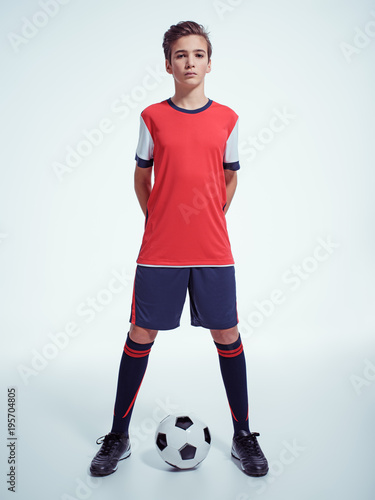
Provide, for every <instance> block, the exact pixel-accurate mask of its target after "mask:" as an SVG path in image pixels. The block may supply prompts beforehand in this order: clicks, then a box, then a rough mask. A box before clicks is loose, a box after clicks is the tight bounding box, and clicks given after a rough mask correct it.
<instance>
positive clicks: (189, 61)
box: [186, 55, 194, 68]
mask: <svg viewBox="0 0 375 500" xmlns="http://www.w3.org/2000/svg"><path fill="white" fill-rule="evenodd" d="M186 67H187V68H193V67H194V59H193V55H188V57H187V58H186Z"/></svg>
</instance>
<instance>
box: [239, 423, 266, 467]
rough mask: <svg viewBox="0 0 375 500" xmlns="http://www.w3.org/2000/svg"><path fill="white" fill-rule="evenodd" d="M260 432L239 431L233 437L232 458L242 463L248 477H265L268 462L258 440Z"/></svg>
mask: <svg viewBox="0 0 375 500" xmlns="http://www.w3.org/2000/svg"><path fill="white" fill-rule="evenodd" d="M257 436H259V433H258V432H247V431H239V432H238V434H236V435H235V436H234V437H233V443H232V456H233V457H234V458H237V459H238V460H240V461H241V468H242V470H243V471H244V473H245V474H247V475H248V476H254V477H259V476H265V475H266V474H267V472H268V462H267V459H266V457H265V456H264V454H263V452H262V450H261V448H260V446H259V443H258V440H257Z"/></svg>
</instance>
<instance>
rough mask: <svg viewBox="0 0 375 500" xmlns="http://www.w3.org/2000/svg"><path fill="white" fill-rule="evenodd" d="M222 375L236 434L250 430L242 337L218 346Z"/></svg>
mask: <svg viewBox="0 0 375 500" xmlns="http://www.w3.org/2000/svg"><path fill="white" fill-rule="evenodd" d="M215 345H216V347H217V352H218V353H219V361H220V369H221V375H222V377H223V382H224V386H225V391H226V393H227V397H228V403H229V408H230V411H231V413H232V420H233V428H234V434H237V433H238V431H240V430H243V431H247V432H250V429H249V404H248V396H247V381H246V361H245V355H244V352H243V346H242V341H241V337H240V335H239V336H238V339H237V340H236V342H233V343H232V344H218V343H217V342H215Z"/></svg>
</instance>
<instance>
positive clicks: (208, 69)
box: [206, 59, 211, 73]
mask: <svg viewBox="0 0 375 500" xmlns="http://www.w3.org/2000/svg"><path fill="white" fill-rule="evenodd" d="M210 71H211V59H210V60H209V61H208V64H207V69H206V73H209V72H210Z"/></svg>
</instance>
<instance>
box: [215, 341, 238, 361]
mask: <svg viewBox="0 0 375 500" xmlns="http://www.w3.org/2000/svg"><path fill="white" fill-rule="evenodd" d="M242 351H243V345H242V342H241V345H239V346H238V347H237V349H232V350H228V351H225V350H224V349H218V350H217V352H218V353H219V354H220V356H223V358H234V357H235V356H238V355H239V354H241V352H242Z"/></svg>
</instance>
